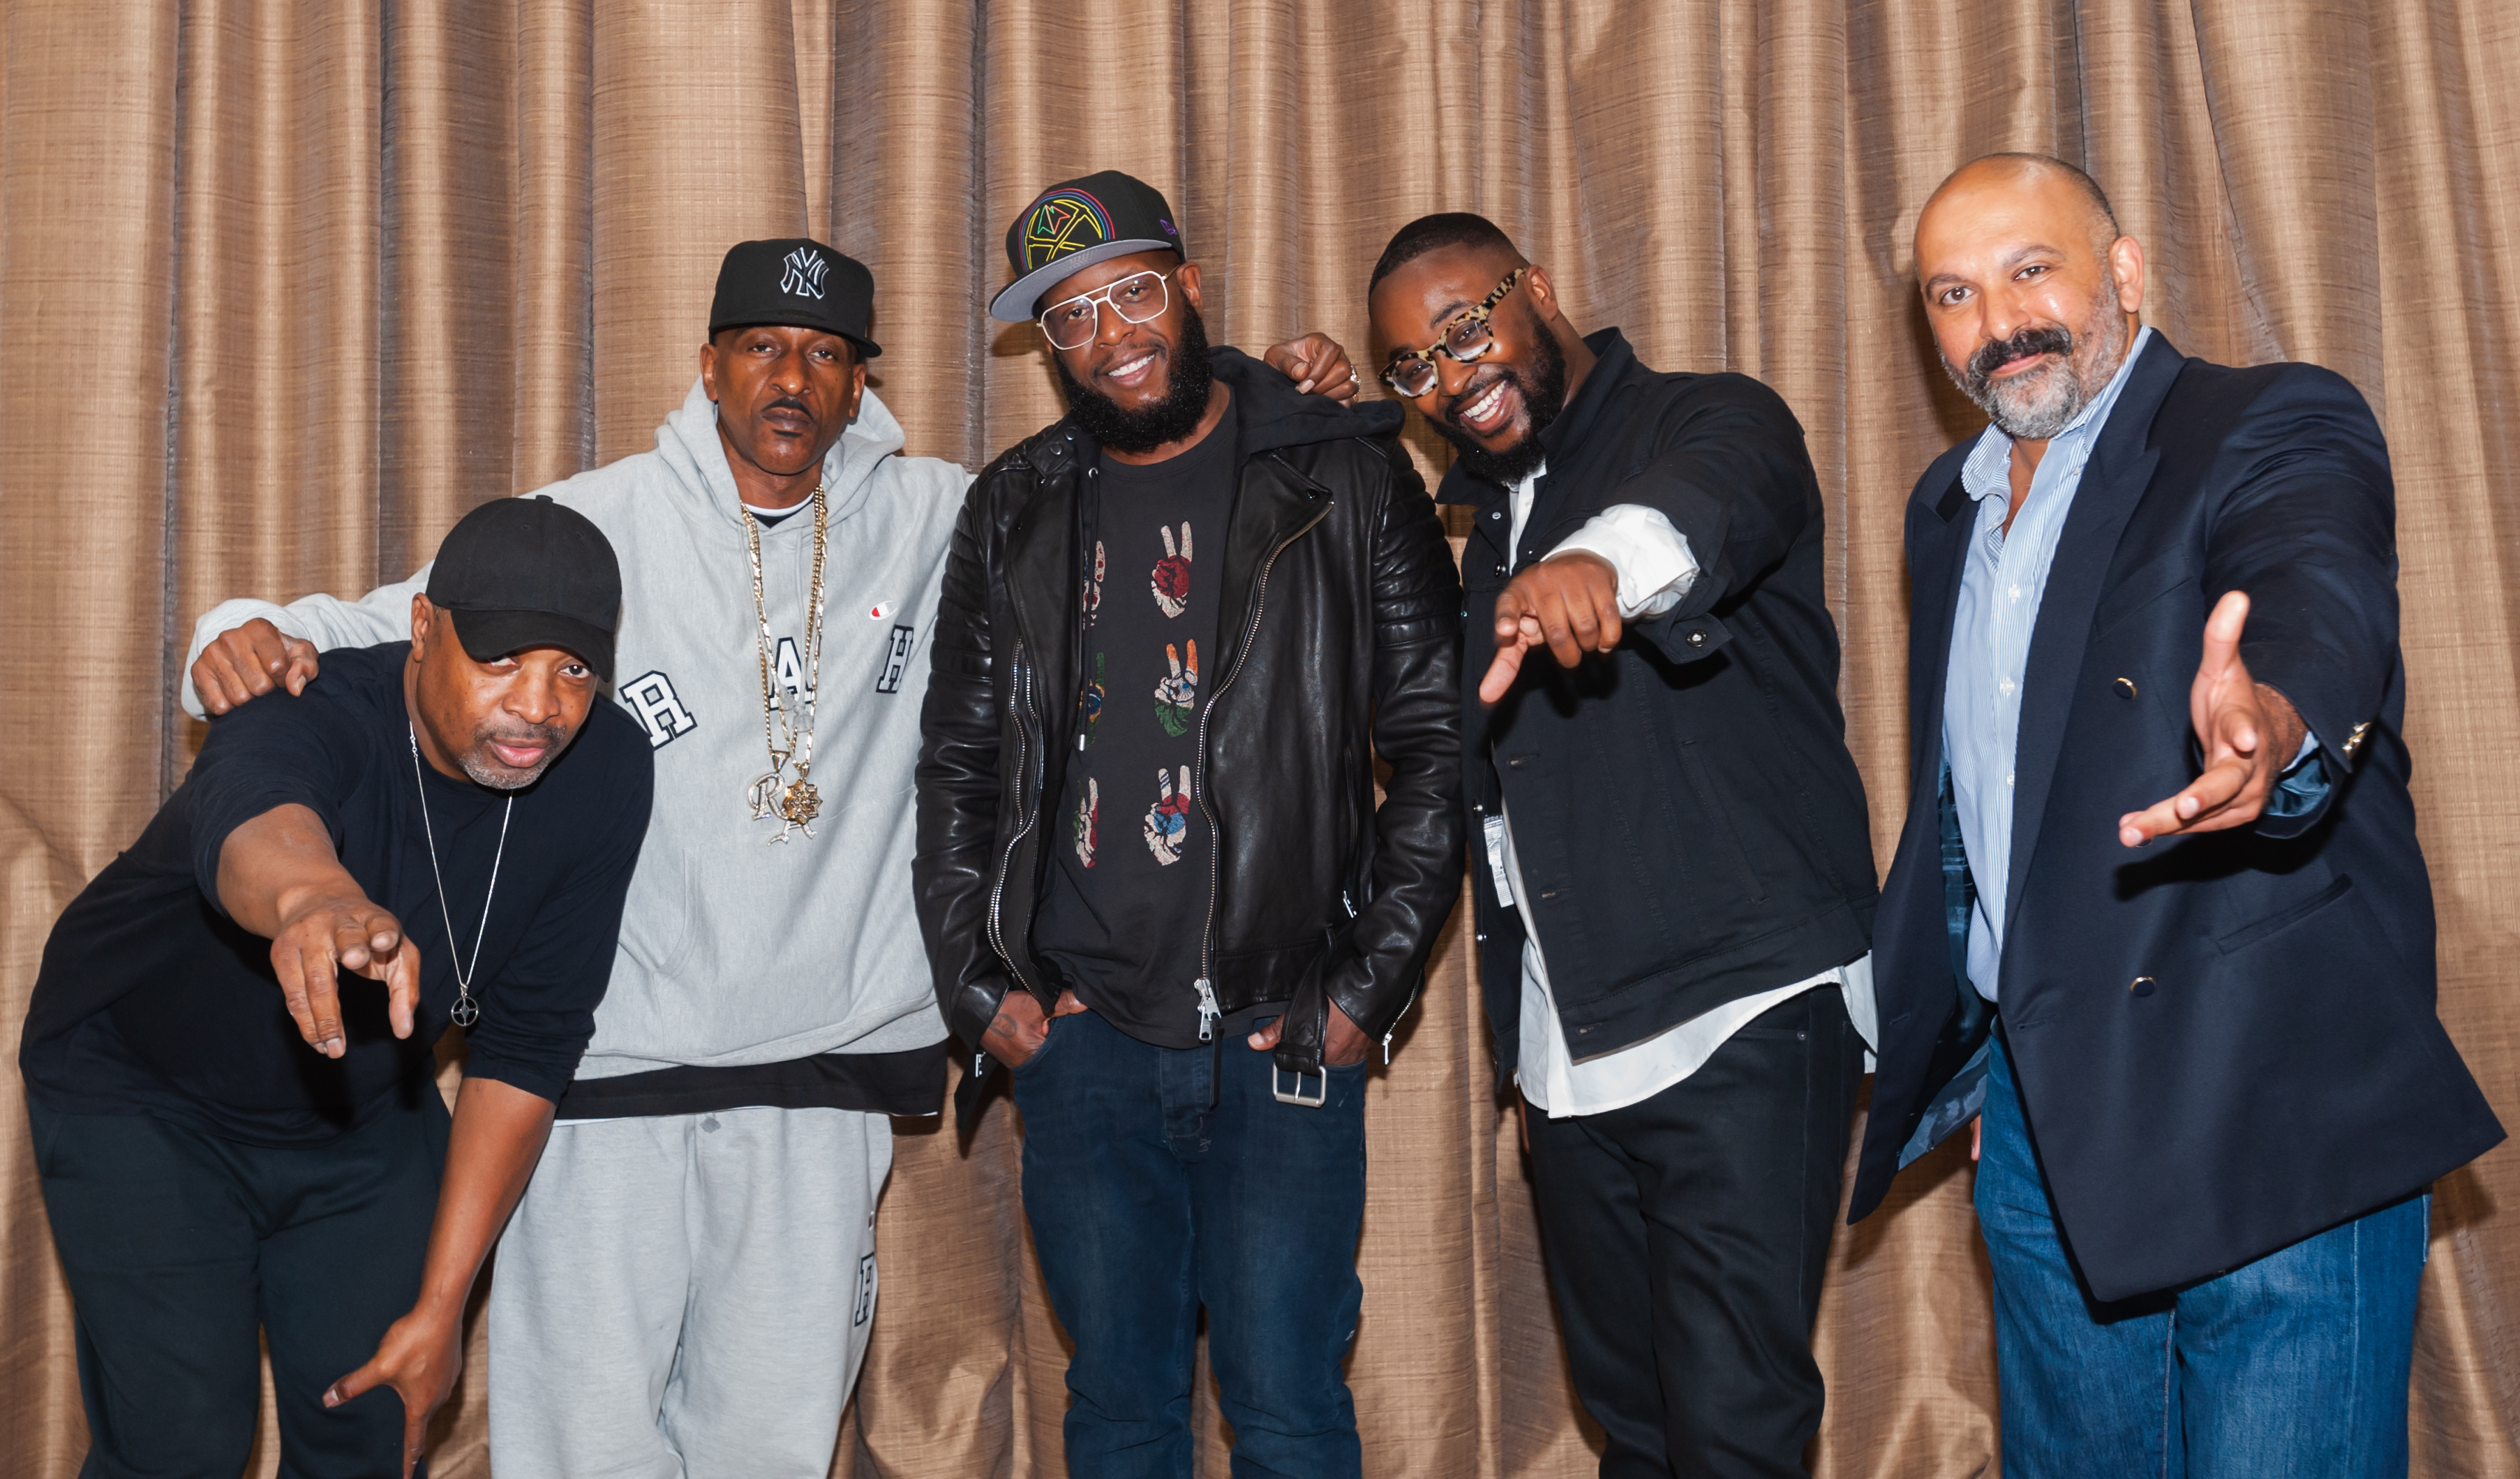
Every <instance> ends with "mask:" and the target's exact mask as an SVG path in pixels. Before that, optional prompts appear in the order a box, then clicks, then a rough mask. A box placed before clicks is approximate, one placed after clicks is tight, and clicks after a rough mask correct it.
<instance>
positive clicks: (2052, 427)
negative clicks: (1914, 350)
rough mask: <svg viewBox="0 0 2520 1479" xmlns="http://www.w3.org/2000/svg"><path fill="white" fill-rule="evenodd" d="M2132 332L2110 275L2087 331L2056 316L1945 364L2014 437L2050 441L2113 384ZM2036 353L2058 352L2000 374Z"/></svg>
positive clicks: (2094, 301)
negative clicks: (1963, 361) (2004, 377)
mask: <svg viewBox="0 0 2520 1479" xmlns="http://www.w3.org/2000/svg"><path fill="white" fill-rule="evenodd" d="M2127 338H2128V335H2127V326H2126V315H2125V314H2123V313H2121V312H2119V311H2118V289H2117V284H2116V283H2114V282H2103V283H2102V284H2101V285H2100V291H2098V292H2096V293H2094V294H2093V297H2092V311H2091V312H2090V314H2088V315H2087V316H2086V317H2085V318H2084V320H2083V326H2082V330H2081V332H2080V333H2079V334H2078V333H2076V332H2074V331H2072V330H2068V329H2065V328H2063V327H2061V326H2059V325H2055V324H2043V325H2038V326H2036V327H2033V328H2028V329H2023V330H2020V331H2019V332H2017V333H2015V334H2014V335H2013V336H2012V337H2010V338H2007V339H1999V340H1997V341H1995V342H1993V343H1987V344H1980V345H1979V346H1978V348H1977V352H1976V353H1974V354H1971V355H1970V356H1969V359H1968V364H1967V365H1966V366H1964V367H1955V366H1954V365H1953V364H1952V362H1951V360H1950V359H1949V358H1944V359H1943V369H1944V371H1945V372H1946V373H1947V374H1949V375H1950V376H1951V378H1952V383H1954V384H1956V385H1958V386H1959V387H1960V393H1961V394H1963V395H1966V396H1967V397H1968V398H1969V400H1970V401H1972V402H1973V403H1975V405H1976V406H1977V408H1978V409H1979V410H1981V411H1983V412H1985V413H1986V416H1987V420H1989V421H1991V422H1993V423H1995V426H1996V429H1998V430H2000V431H2002V432H2003V434H2004V435H2006V436H2009V437H2011V438H2012V439H2013V440H2014V441H2046V440H2048V438H2049V437H2051V436H2054V435H2055V434H2056V433H2057V432H2059V431H2062V430H2064V429H2065V428H2066V427H2067V426H2071V425H2073V422H2074V418H2075V417H2077V416H2080V415H2082V414H2083V408H2084V407H2086V406H2088V405H2090V404H2091V403H2092V401H2093V398H2095V397H2096V396H2098V395H2099V393H2100V392H2101V391H2102V390H2105V389H2107V388H2108V383H2109V381H2110V379H2111V378H2112V377H2114V376H2115V375H2116V374H2117V370H2118V361H2119V360H2121V359H2123V358H2124V357H2125V355H2126V346H2127ZM1939 354H1940V351H1939V350H1938V351H1937V355H1938V356H1939ZM2033 354H2053V355H2056V356H2057V357H2058V358H2057V359H2056V360H2055V362H2054V363H2052V364H2049V365H2047V366H2044V367H2042V368H2040V369H2038V370H2033V371H2031V372H2029V373H2028V374H2026V375H2017V376H2014V377H2013V378H2012V379H2010V380H2008V381H2003V382H2001V383H1999V382H1998V381H1996V379H1995V371H1996V367H1998V366H2000V365H2003V364H2006V363H2008V362H2010V361H2012V360H2016V359H2020V358H2022V357H2024V356H2026V355H2033Z"/></svg>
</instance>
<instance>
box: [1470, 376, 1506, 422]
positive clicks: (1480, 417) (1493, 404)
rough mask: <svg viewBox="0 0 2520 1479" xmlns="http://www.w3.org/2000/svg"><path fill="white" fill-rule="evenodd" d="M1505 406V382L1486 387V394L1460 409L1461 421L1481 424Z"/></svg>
mask: <svg viewBox="0 0 2520 1479" xmlns="http://www.w3.org/2000/svg"><path fill="white" fill-rule="evenodd" d="M1504 404H1505V381H1497V382H1496V383H1495V384H1493V385H1490V386H1488V390H1487V393H1486V394H1485V395H1482V396H1480V397H1479V398H1478V399H1477V400H1474V401H1472V402H1470V403H1469V404H1468V405H1466V406H1463V408H1462V420H1463V421H1472V422H1483V421H1486V420H1487V419H1488V418H1490V417H1492V416H1494V415H1496V414H1497V411H1498V409H1499V408H1500V407H1502V406H1503V405H1504Z"/></svg>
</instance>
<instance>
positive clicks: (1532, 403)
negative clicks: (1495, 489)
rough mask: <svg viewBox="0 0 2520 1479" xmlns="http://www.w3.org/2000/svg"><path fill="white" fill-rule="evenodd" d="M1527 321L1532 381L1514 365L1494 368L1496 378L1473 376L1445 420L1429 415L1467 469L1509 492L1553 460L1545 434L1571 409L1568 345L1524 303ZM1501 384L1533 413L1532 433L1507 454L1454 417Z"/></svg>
mask: <svg viewBox="0 0 2520 1479" xmlns="http://www.w3.org/2000/svg"><path fill="white" fill-rule="evenodd" d="M1523 319H1524V322H1525V323H1526V324H1527V325H1528V326H1529V332H1530V336H1531V359H1532V372H1531V378H1530V379H1529V380H1525V379H1523V377H1522V375H1521V374H1520V372H1518V371H1516V370H1515V369H1514V368H1513V367H1512V366H1510V365H1498V366H1495V367H1494V369H1495V374H1493V375H1491V376H1489V377H1487V378H1486V379H1484V380H1481V379H1476V378H1473V380H1472V381H1471V382H1470V384H1469V386H1468V387H1467V388H1465V389H1464V390H1463V393H1462V394H1460V395H1459V396H1456V397H1455V398H1454V400H1453V404H1452V405H1451V406H1449V407H1447V408H1446V409H1445V412H1444V414H1443V415H1442V416H1440V417H1430V418H1428V422H1427V424H1428V425H1429V426H1433V427H1434V428H1435V430H1436V432H1437V433H1438V434H1439V435H1441V436H1442V437H1443V438H1444V440H1446V441H1448V442H1451V443H1452V444H1453V447H1454V450H1456V451H1458V452H1459V453H1461V462H1462V466H1463V467H1464V468H1466V469H1468V470H1469V471H1470V475H1471V476H1473V477H1483V478H1486V479H1487V480H1488V481H1489V482H1492V483H1498V484H1501V485H1503V486H1505V487H1508V488H1510V487H1512V486H1514V485H1515V484H1516V483H1519V482H1521V481H1522V480H1523V479H1524V478H1526V477H1529V476H1530V475H1531V474H1532V473H1534V472H1536V471H1539V470H1540V465H1541V464H1542V463H1544V462H1547V461H1548V460H1549V453H1548V452H1547V450H1546V449H1544V448H1543V447H1542V446H1541V445H1540V433H1541V432H1543V431H1546V430H1548V429H1549V424H1550V423H1551V422H1553V421H1555V420H1557V418H1558V415H1559V414H1560V413H1561V412H1563V411H1564V410H1565V409H1566V350H1565V347H1564V346H1563V345H1561V344H1559V343H1558V342H1557V336H1555V335H1553V334H1551V333H1550V332H1549V326H1548V325H1546V324H1543V323H1542V322H1541V321H1540V315H1539V313H1537V312H1536V311H1534V310H1533V309H1532V308H1531V306H1530V305H1529V304H1527V303H1526V304H1524V305H1523ZM1500 382H1502V383H1504V384H1508V385H1511V386H1512V387H1513V390H1514V393H1515V394H1516V395H1518V396H1520V397H1522V405H1523V409H1524V410H1525V411H1528V412H1529V413H1530V414H1531V429H1530V430H1528V431H1526V432H1524V433H1523V437H1522V440H1520V441H1518V442H1515V443H1514V444H1513V445H1512V446H1510V447H1508V448H1506V449H1505V450H1504V451H1502V452H1491V451H1489V450H1488V449H1487V448H1485V447H1482V446H1480V445H1479V444H1478V443H1477V442H1475V441H1472V440H1471V439H1470V433H1468V432H1467V431H1464V430H1463V429H1461V428H1460V427H1459V426H1455V425H1454V424H1453V418H1454V416H1455V415H1457V414H1458V413H1459V411H1460V408H1462V407H1463V406H1466V405H1468V404H1469V403H1470V402H1472V401H1474V400H1476V399H1478V398H1479V397H1480V396H1481V395H1484V394H1486V393H1487V391H1488V388H1489V387H1490V386H1492V385H1495V384H1498V383H1500Z"/></svg>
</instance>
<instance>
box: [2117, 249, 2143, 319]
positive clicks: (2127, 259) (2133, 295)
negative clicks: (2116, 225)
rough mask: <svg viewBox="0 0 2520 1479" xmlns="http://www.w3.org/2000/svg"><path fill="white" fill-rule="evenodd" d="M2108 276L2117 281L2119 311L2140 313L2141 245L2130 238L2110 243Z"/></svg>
mask: <svg viewBox="0 0 2520 1479" xmlns="http://www.w3.org/2000/svg"><path fill="white" fill-rule="evenodd" d="M2109 275H2110V276H2111V277H2113V278H2115V279H2116V280H2117V285H2118V307H2119V309H2120V310H2122V311H2124V312H2126V313H2129V314H2134V313H2140V312H2142V311H2143V244H2142V243H2141V242H2138V241H2137V240H2136V239H2135V238H2133V237H2131V236H2122V237H2120V238H2118V239H2117V240H2116V241H2114V242H2111V243H2110V244H2109Z"/></svg>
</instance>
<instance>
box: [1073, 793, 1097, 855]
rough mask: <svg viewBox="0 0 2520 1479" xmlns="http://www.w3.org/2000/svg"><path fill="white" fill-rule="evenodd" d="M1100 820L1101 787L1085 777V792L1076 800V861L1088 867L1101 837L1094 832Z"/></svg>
mask: <svg viewBox="0 0 2520 1479" xmlns="http://www.w3.org/2000/svg"><path fill="white" fill-rule="evenodd" d="M1101 822H1102V785H1101V784H1098V783H1097V782H1096V781H1095V779H1094V778H1093V777H1091V776H1088V777H1086V778H1085V794H1084V795H1083V796H1081V797H1079V798H1078V799H1077V802H1076V861H1077V862H1079V863H1082V864H1084V865H1085V866H1086V867H1088V868H1092V867H1093V866H1094V848H1095V845H1096V844H1097V843H1098V842H1100V841H1101V840H1102V839H1101V838H1100V837H1099V836H1098V835H1097V834H1096V833H1097V830H1098V828H1099V824H1100V823H1101Z"/></svg>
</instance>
